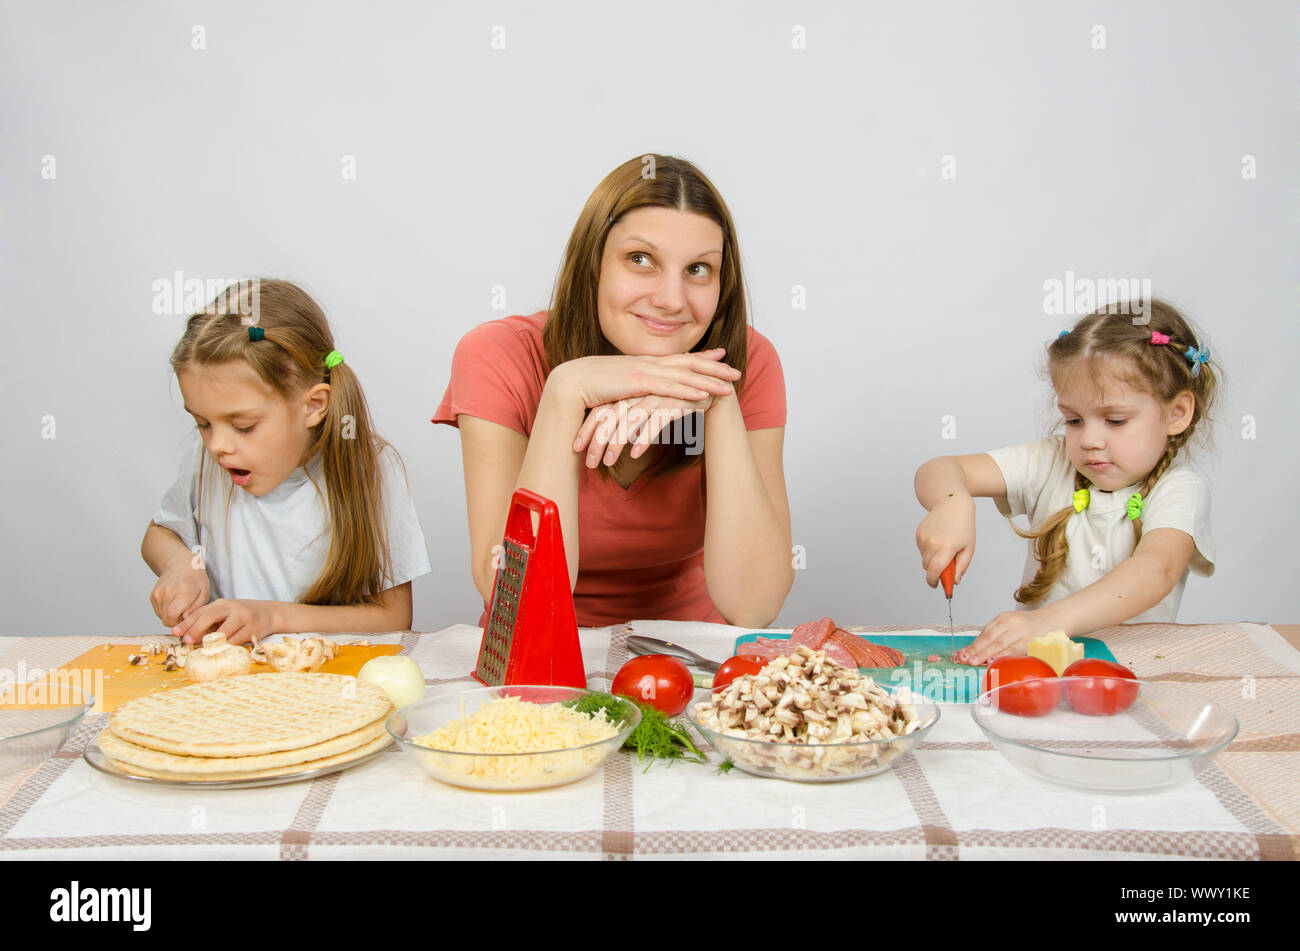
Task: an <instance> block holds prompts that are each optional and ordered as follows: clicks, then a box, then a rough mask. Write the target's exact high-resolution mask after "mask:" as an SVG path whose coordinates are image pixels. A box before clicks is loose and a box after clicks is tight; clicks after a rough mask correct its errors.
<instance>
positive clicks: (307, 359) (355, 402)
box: [171, 280, 391, 604]
mask: <svg viewBox="0 0 1300 951" xmlns="http://www.w3.org/2000/svg"><path fill="white" fill-rule="evenodd" d="M250 313H252V314H254V323H255V325H256V326H258V327H260V328H262V330H263V333H264V338H263V339H261V340H257V341H253V340H250V339H249V333H248V331H249V316H248V315H249V314H250ZM332 350H334V337H333V334H331V333H330V328H329V324H328V323H327V322H326V320H325V314H324V312H323V311H322V310H321V308H320V306H319V305H318V304H317V303H316V301H314V300H313V299H312V298H311V296H310V295H309V294H307V292H306V291H304V290H303V289H302V288H300V287H298V286H297V285H296V284H292V283H290V282H288V281H277V280H257V281H249V282H241V283H240V284H236V285H233V286H232V287H230V288H227V289H226V290H225V291H223V292H222V293H221V294H219V295H217V298H216V299H215V300H214V301H213V302H212V303H211V304H210V305H209V306H208V307H207V308H206V309H205V310H204V311H203V312H202V313H198V314H194V315H193V316H191V317H190V318H189V320H188V322H187V323H186V327H185V333H184V334H183V335H182V336H181V339H180V342H179V343H178V344H177V345H176V348H175V350H174V351H173V352H172V356H171V365H172V369H174V370H175V371H176V372H177V373H180V372H181V371H187V370H194V371H199V372H201V370H202V368H203V367H204V366H213V365H220V364H225V363H232V362H234V361H238V360H242V361H244V362H245V363H247V364H248V365H249V366H251V367H252V368H253V370H254V371H255V372H256V373H257V375H258V377H259V378H260V379H261V380H262V382H264V383H265V384H266V385H267V386H269V387H270V388H271V389H272V390H273V391H275V392H276V393H278V394H279V395H280V396H281V397H283V398H284V399H285V400H295V399H297V398H299V397H301V396H302V394H304V393H305V392H306V391H307V390H308V389H309V388H311V387H312V386H314V385H315V384H317V383H322V382H327V383H328V384H329V387H330V393H329V406H328V408H327V410H326V412H325V417H324V419H322V420H321V421H320V422H319V423H318V424H317V425H316V426H315V428H314V429H313V430H312V441H311V443H310V445H309V446H308V449H307V453H306V455H305V456H304V457H303V459H302V460H301V462H300V465H303V466H306V465H307V463H308V462H309V461H311V460H312V459H314V458H316V457H317V456H319V457H320V459H321V471H322V475H323V477H324V482H325V492H324V498H325V500H326V501H327V508H328V511H329V532H330V545H329V553H328V554H327V555H326V558H325V567H324V568H323V569H322V570H321V574H320V577H318V578H317V579H316V581H315V582H314V583H313V584H312V586H311V588H310V589H309V590H308V591H307V592H306V593H305V594H304V595H303V596H302V597H301V599H300V601H301V602H302V603H303V604H358V603H367V604H373V603H375V602H376V601H377V600H378V597H379V595H380V593H381V592H382V591H383V590H384V588H385V586H386V585H387V584H388V579H389V578H390V576H391V558H390V555H389V548H388V538H387V534H386V526H385V522H384V517H383V512H384V504H383V499H382V496H381V486H382V480H381V478H380V472H379V465H380V463H379V453H380V451H381V450H382V449H383V448H384V447H385V446H386V445H387V443H386V442H385V441H384V440H382V439H380V438H379V436H378V435H377V434H376V433H375V431H374V426H373V424H372V423H371V420H370V410H369V408H368V407H367V405H366V398H365V394H364V393H362V391H361V383H360V382H359V381H358V380H357V376H356V374H355V373H353V372H352V368H351V367H349V366H348V365H347V364H346V363H340V364H339V365H338V366H335V367H334V368H333V369H332V370H331V369H327V368H326V366H325V357H326V356H327V355H328V354H329V353H330V352H331V351H332ZM203 456H204V460H205V461H206V459H207V451H206V450H204V451H203ZM212 469H213V467H210V466H207V465H201V466H200V469H199V471H200V481H199V493H198V497H199V504H200V506H202V502H203V478H204V476H203V473H204V471H205V470H207V471H209V472H211V471H212ZM214 474H215V473H214ZM227 478H228V477H227ZM313 484H315V483H314V482H313ZM232 485H233V484H232ZM316 491H317V492H318V493H319V492H320V491H321V487H320V486H319V485H317V486H316ZM228 498H229V495H227V499H228ZM201 530H202V529H201V528H200V531H201Z"/></svg>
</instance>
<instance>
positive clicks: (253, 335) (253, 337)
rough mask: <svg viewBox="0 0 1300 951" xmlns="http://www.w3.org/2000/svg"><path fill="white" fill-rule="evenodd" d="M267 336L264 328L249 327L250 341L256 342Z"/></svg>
mask: <svg viewBox="0 0 1300 951" xmlns="http://www.w3.org/2000/svg"><path fill="white" fill-rule="evenodd" d="M265 338H266V331H265V330H263V329H262V328H261V327H249V328H248V339H249V342H250V343H256V342H257V341H259V340H263V339H265Z"/></svg>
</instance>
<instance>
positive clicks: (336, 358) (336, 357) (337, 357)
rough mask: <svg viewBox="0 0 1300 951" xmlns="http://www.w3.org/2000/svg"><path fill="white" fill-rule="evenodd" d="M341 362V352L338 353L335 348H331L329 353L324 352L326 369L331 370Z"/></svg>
mask: <svg viewBox="0 0 1300 951" xmlns="http://www.w3.org/2000/svg"><path fill="white" fill-rule="evenodd" d="M342 362H343V354H341V353H339V352H338V351H337V350H331V351H330V352H329V353H327V354H325V369H326V370H333V369H334V368H335V367H336V366H338V365H339V364H340V363H342Z"/></svg>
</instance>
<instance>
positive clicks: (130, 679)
mask: <svg viewBox="0 0 1300 951" xmlns="http://www.w3.org/2000/svg"><path fill="white" fill-rule="evenodd" d="M401 649H402V647H401V645H400V644H373V645H371V646H370V647H358V646H343V647H340V648H339V649H338V656H337V657H335V658H334V659H333V660H331V661H327V662H326V663H325V664H323V665H322V666H321V667H320V668H318V670H317V673H322V674H345V675H347V676H349V677H355V676H356V675H357V671H359V670H361V667H362V665H364V664H365V662H366V661H368V660H370V658H372V657H382V656H384V655H386V654H396V653H398V652H399V651H400V650H401ZM140 650H141V645H140V644H108V645H100V646H99V647H92V648H91V649H90V650H88V651H86V652H85V653H84V654H82V655H81V656H79V657H76V658H74V659H73V660H70V661H69V662H68V663H66V664H64V665H63V666H62V667H60V668H59V669H58V670H55V671H52V672H51V673H50V674H49V675H48V676H47V677H46V678H45V682H46V683H49V684H51V685H52V687H53V688H54V690H55V692H57V687H58V685H60V684H72V685H73V686H81V685H83V684H84V685H85V689H86V690H89V691H90V692H91V693H93V694H94V695H95V706H94V712H95V713H112V712H113V711H114V710H116V709H117V708H118V707H120V706H121V705H122V704H124V703H126V702H127V701H128V700H134V699H135V698H136V697H143V696H145V695H146V694H150V693H157V692H158V691H160V690H171V689H173V688H175V687H188V686H190V685H191V684H193V683H194V681H193V680H190V678H189V677H187V676H185V671H184V670H171V671H168V670H163V659H164V657H165V656H166V655H164V654H146V655H145V656H146V657H148V658H149V663H148V664H147V665H145V666H139V667H137V666H134V665H132V664H131V662H130V661H129V660H127V658H128V657H130V656H131V655H132V654H138V653H140ZM275 672H276V671H275V668H273V667H267V666H266V665H265V664H256V663H255V664H253V670H252V673H255V674H274V673H275Z"/></svg>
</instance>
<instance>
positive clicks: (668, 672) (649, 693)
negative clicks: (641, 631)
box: [609, 654, 695, 717]
mask: <svg viewBox="0 0 1300 951" xmlns="http://www.w3.org/2000/svg"><path fill="white" fill-rule="evenodd" d="M609 692H610V693H615V694H618V695H620V696H623V697H631V698H632V699H633V700H637V701H639V702H641V703H645V704H649V705H650V706H652V707H654V708H655V709H656V710H658V711H659V712H660V713H662V714H664V715H665V716H670V717H675V716H677V714H679V713H681V712H682V711H683V710H685V709H686V707H687V705H689V704H690V702H691V697H692V696H694V695H695V678H694V677H692V676H691V672H690V670H689V669H688V668H687V666H686V665H685V664H683V663H682V662H681V661H680V660H678V659H677V658H676V657H669V656H668V655H667V654H644V655H642V656H640V657H633V658H632V659H631V660H629V661H628V662H627V663H626V664H624V665H623V666H622V667H620V668H619V671H618V673H617V674H615V675H614V685H613V686H612V687H610V689H609Z"/></svg>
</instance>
